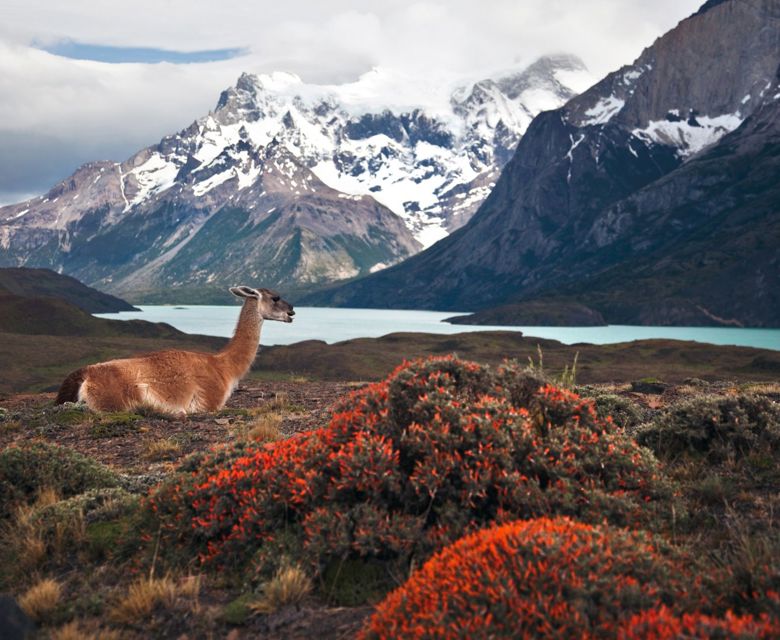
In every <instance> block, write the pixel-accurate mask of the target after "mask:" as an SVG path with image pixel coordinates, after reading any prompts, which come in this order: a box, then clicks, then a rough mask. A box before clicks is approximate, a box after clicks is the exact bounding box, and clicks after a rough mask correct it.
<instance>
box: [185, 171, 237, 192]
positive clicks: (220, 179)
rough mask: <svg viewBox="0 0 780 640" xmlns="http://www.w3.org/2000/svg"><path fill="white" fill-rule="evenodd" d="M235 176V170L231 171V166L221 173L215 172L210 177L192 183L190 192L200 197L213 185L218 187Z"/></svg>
mask: <svg viewBox="0 0 780 640" xmlns="http://www.w3.org/2000/svg"><path fill="white" fill-rule="evenodd" d="M235 176H236V174H235V171H233V168H232V167H231V168H230V169H228V170H227V171H223V172H222V173H215V174H214V175H213V176H211V177H210V178H207V179H206V180H203V181H202V182H198V183H196V184H194V185H192V192H193V193H194V194H195V195H196V196H198V197H199V198H200V197H201V196H203V195H206V194H207V193H208V192H209V191H211V190H212V189H213V188H214V187H218V186H219V185H221V184H223V183H224V182H227V181H228V180H230V179H231V178H234V177H235Z"/></svg>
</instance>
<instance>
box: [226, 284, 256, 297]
mask: <svg viewBox="0 0 780 640" xmlns="http://www.w3.org/2000/svg"><path fill="white" fill-rule="evenodd" d="M230 293H232V294H233V295H234V296H236V297H238V298H259V297H260V294H258V292H257V291H255V290H254V289H252V287H246V286H243V285H242V286H240V287H230Z"/></svg>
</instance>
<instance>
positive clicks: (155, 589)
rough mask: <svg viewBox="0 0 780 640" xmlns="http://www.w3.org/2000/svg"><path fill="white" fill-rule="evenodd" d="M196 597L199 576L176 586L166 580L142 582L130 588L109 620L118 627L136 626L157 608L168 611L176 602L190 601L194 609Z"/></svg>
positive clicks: (188, 578) (198, 591)
mask: <svg viewBox="0 0 780 640" xmlns="http://www.w3.org/2000/svg"><path fill="white" fill-rule="evenodd" d="M199 593H200V577H199V576H188V577H187V578H185V579H183V580H182V581H181V582H179V583H177V582H176V581H175V580H174V579H173V578H171V577H170V576H164V577H162V578H142V579H141V580H137V581H136V582H134V583H132V584H131V585H130V587H129V588H128V590H127V595H125V597H124V598H122V599H121V600H119V601H118V602H117V603H116V605H114V607H113V609H112V610H111V612H110V617H111V619H112V620H113V621H115V622H119V623H121V624H139V623H140V622H142V621H143V619H144V618H145V617H146V616H148V615H149V614H150V613H152V611H154V610H155V609H156V608H157V607H158V606H162V607H172V606H174V605H175V604H176V602H177V601H178V600H179V599H180V598H184V599H187V600H191V601H192V606H193V607H196V606H197V598H198V594H199Z"/></svg>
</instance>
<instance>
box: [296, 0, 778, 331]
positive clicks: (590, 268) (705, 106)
mask: <svg viewBox="0 0 780 640" xmlns="http://www.w3.org/2000/svg"><path fill="white" fill-rule="evenodd" d="M779 81H780V5H778V3H777V2H773V1H770V0H725V1H720V2H708V3H707V4H705V5H704V6H703V7H702V9H701V10H700V11H699V12H698V13H697V14H696V15H694V16H692V17H691V18H689V19H687V20H684V21H683V22H681V23H680V24H679V25H678V26H677V27H676V28H675V29H674V30H672V31H671V32H669V33H668V34H666V35H665V36H663V37H662V38H660V39H658V40H657V41H656V42H655V43H654V44H653V45H652V46H651V47H649V48H648V49H646V50H645V51H644V52H643V53H642V55H641V56H640V57H639V58H638V59H637V60H636V61H635V62H634V63H633V64H632V65H629V66H625V67H623V68H621V69H619V70H618V71H616V72H614V73H611V74H609V75H608V76H607V77H606V78H604V79H603V80H602V81H600V82H599V83H597V84H596V85H595V86H593V87H592V88H591V89H589V90H588V91H586V92H585V93H583V94H582V95H580V96H578V97H576V98H574V99H572V100H571V101H570V102H568V103H567V104H566V105H565V106H564V107H562V108H561V109H559V110H557V111H552V112H547V113H543V114H541V115H540V116H538V117H537V118H536V119H535V120H534V121H533V123H532V124H531V126H530V127H529V129H528V131H527V133H526V134H525V136H524V137H523V139H522V140H521V141H520V143H519V145H518V148H517V152H516V153H515V155H514V157H513V158H512V160H511V161H510V162H509V163H508V165H507V166H506V168H505V170H504V172H503V174H502V176H501V178H500V180H499V181H498V183H497V185H496V188H495V189H494V190H493V192H492V193H491V195H490V196H489V198H488V199H487V200H486V201H485V203H484V204H483V205H482V207H481V208H480V210H479V211H478V212H477V213H476V214H475V216H474V217H473V219H472V220H471V221H470V223H469V224H468V225H466V227H464V228H463V229H461V230H460V231H458V232H456V233H454V234H452V235H451V236H450V237H448V238H446V239H445V240H443V241H442V242H440V243H438V244H436V245H435V246H434V247H432V248H431V249H429V250H427V251H425V252H424V253H422V254H420V255H418V256H415V257H414V258H412V259H410V260H409V261H407V262H405V263H404V264H402V265H399V266H398V267H396V268H394V269H390V270H387V271H384V272H382V273H381V274H376V275H375V276H372V277H370V278H366V279H364V280H361V281H358V282H355V283H353V284H349V285H344V286H342V287H338V288H335V289H332V290H330V291H328V292H326V293H323V294H320V295H318V296H314V297H312V298H310V301H315V302H318V303H323V302H326V303H329V304H341V305H345V306H380V307H385V306H391V307H392V306H405V307H424V308H442V309H477V308H485V307H490V306H495V305H499V304H503V303H507V302H518V301H522V300H528V299H539V298H541V299H545V300H550V299H555V298H556V297H558V298H563V299H566V300H575V301H585V302H586V303H590V304H592V305H593V307H594V308H595V310H597V311H598V312H601V313H602V314H603V315H604V317H605V318H606V320H607V321H608V322H613V323H614V322H631V323H646V324H743V325H744V324H749V325H757V326H777V325H778V324H779V323H780V298H779V297H778V294H777V291H778V287H777V284H778V283H777V279H778V273H780V269H778V264H779V263H780V255H779V253H780V227H779V226H778V209H780V198H778V195H780V194H778V190H777V189H778V187H777V185H778V183H780V165H778V160H777V158H778V155H779V154H780V139H779V138H778V136H777V133H778V132H777V122H778V119H777V111H778V102H779V101H780V84H779Z"/></svg>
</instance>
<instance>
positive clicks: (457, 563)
mask: <svg viewBox="0 0 780 640" xmlns="http://www.w3.org/2000/svg"><path fill="white" fill-rule="evenodd" d="M682 569H683V563H682V559H681V558H680V557H678V556H677V555H675V554H674V553H673V552H672V551H671V549H670V548H668V547H667V546H666V545H665V544H664V543H663V542H662V541H661V540H660V539H655V538H652V537H650V536H649V535H647V534H644V533H639V532H631V531H628V530H625V529H616V528H612V527H609V526H592V525H586V524H582V523H578V522H574V521H572V520H569V519H568V518H555V519H550V518H539V519H536V520H521V521H517V522H512V523H509V524H505V525H502V526H498V527H493V528H490V529H484V530H482V531H478V532H476V533H473V534H471V535H469V536H467V537H465V538H463V539H461V540H459V541H458V542H456V543H455V544H453V545H451V546H449V547H447V548H445V549H444V550H443V551H441V552H439V553H438V554H437V555H435V556H434V557H433V558H431V559H430V560H429V561H428V562H427V563H425V565H423V567H422V568H421V569H420V570H419V571H417V572H415V573H413V574H412V576H411V578H409V580H408V581H407V582H406V584H404V585H403V586H402V587H400V588H398V589H396V590H395V591H394V592H392V593H391V594H390V595H388V596H387V597H386V598H385V600H384V601H383V602H382V603H381V604H380V605H379V606H378V607H377V610H376V612H375V613H374V615H373V616H372V618H371V619H370V620H369V621H368V623H367V624H366V626H365V628H364V629H363V632H362V634H361V638H362V640H379V639H393V640H404V639H416V638H426V639H431V640H432V639H442V640H444V639H449V638H452V639H456V638H470V639H475V640H476V639H479V638H491V639H501V638H615V637H616V636H617V634H618V630H619V629H628V628H629V627H623V626H621V622H624V621H626V620H627V619H628V618H630V617H631V616H632V614H635V613H638V612H641V611H643V610H646V609H649V608H655V607H658V606H660V605H661V603H667V604H670V603H676V604H682V605H683V606H684V605H689V606H690V605H695V604H696V603H697V602H698V600H699V598H700V595H699V593H698V587H697V586H696V584H695V582H694V581H692V580H689V579H687V578H686V577H685V576H686V575H687V574H686V572H685V571H683V570H682ZM628 637H634V636H628ZM636 637H644V636H636Z"/></svg>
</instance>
